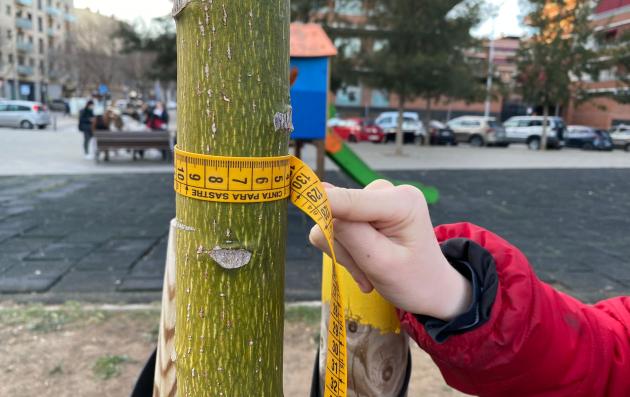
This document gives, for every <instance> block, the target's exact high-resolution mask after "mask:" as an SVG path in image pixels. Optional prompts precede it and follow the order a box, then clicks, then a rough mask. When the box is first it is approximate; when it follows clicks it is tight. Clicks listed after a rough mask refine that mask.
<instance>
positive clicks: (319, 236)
mask: <svg viewBox="0 0 630 397" xmlns="http://www.w3.org/2000/svg"><path fill="white" fill-rule="evenodd" d="M309 239H310V240H311V243H312V244H313V245H314V246H315V247H317V248H319V249H320V250H322V251H323V252H324V253H326V254H327V255H328V256H331V257H332V255H331V252H330V247H329V245H328V241H326V238H325V237H324V233H322V230H321V229H320V228H319V226H317V225H316V226H314V227H313V228H312V229H311V233H310V235H309ZM334 248H335V257H336V259H337V262H338V263H339V264H340V265H342V266H343V267H345V268H346V269H347V270H348V272H349V273H350V275H352V278H354V281H356V282H357V284H358V285H359V288H361V291H363V292H364V293H366V294H367V293H370V292H371V291H372V290H373V289H374V287H373V286H372V283H371V282H370V280H369V279H368V277H367V276H366V275H365V273H363V271H362V270H361V268H359V266H357V264H356V263H355V262H354V259H352V256H351V255H350V254H349V253H348V251H347V250H346V249H345V248H344V247H343V246H342V245H341V244H339V242H338V241H335V242H334Z"/></svg>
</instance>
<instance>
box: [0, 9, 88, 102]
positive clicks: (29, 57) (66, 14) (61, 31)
mask: <svg viewBox="0 0 630 397" xmlns="http://www.w3.org/2000/svg"><path fill="white" fill-rule="evenodd" d="M73 8H74V7H73V0H0V97H3V98H8V99H25V100H32V101H42V102H46V101H48V100H50V99H56V98H60V97H61V96H62V95H63V85H64V75H65V74H66V72H67V71H66V70H65V69H66V67H65V66H64V62H63V61H64V54H66V53H68V52H69V51H70V48H69V46H71V39H70V37H71V36H70V33H71V32H72V30H73V25H74V22H75V19H76V18H75V16H74V14H73Z"/></svg>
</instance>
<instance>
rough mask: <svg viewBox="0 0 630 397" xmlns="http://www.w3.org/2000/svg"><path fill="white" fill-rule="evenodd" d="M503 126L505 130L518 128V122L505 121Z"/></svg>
mask: <svg viewBox="0 0 630 397" xmlns="http://www.w3.org/2000/svg"><path fill="white" fill-rule="evenodd" d="M503 125H504V126H505V127H506V128H512V127H518V121H516V120H512V121H506V122H505V124H503Z"/></svg>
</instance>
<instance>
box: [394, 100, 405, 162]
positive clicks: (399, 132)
mask: <svg viewBox="0 0 630 397" xmlns="http://www.w3.org/2000/svg"><path fill="white" fill-rule="evenodd" d="M404 120H405V98H404V97H402V96H401V97H400V101H399V102H398V123H397V125H396V156H402V155H403V144H404V143H405V135H404V133H403V121H404Z"/></svg>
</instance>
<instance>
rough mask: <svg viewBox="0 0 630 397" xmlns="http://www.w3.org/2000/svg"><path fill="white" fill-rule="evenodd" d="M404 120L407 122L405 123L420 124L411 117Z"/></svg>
mask: <svg viewBox="0 0 630 397" xmlns="http://www.w3.org/2000/svg"><path fill="white" fill-rule="evenodd" d="M403 120H404V121H405V123H417V122H418V120H416V119H412V118H411V117H405V118H404V119H403Z"/></svg>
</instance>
